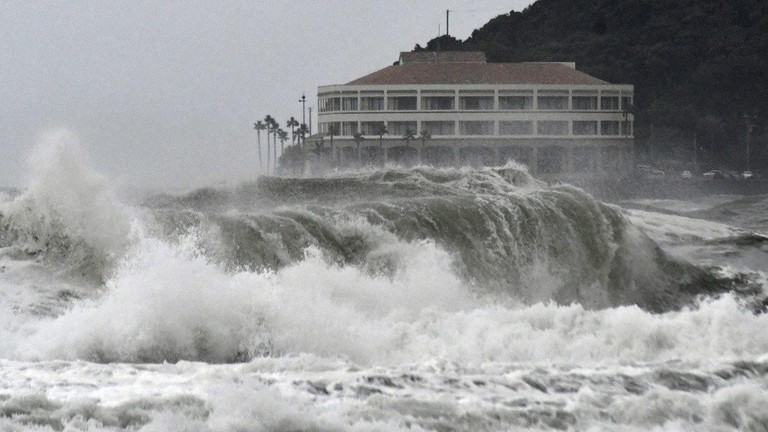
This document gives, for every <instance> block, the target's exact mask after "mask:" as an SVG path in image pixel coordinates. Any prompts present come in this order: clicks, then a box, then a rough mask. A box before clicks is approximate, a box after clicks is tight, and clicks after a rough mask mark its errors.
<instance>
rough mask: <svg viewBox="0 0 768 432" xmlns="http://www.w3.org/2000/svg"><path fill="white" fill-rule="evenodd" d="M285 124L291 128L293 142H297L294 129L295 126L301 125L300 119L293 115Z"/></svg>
mask: <svg viewBox="0 0 768 432" xmlns="http://www.w3.org/2000/svg"><path fill="white" fill-rule="evenodd" d="M285 125H286V127H289V128H291V143H295V140H296V131H295V130H294V128H295V127H296V126H298V125H299V121H298V120H296V119H295V118H293V116H291V118H289V119H288V121H287V122H286V124H285Z"/></svg>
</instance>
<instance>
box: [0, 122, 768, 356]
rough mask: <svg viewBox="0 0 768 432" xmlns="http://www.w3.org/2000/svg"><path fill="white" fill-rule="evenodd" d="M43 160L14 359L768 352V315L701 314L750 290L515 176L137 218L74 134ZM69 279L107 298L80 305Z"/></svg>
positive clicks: (216, 197)
mask: <svg viewBox="0 0 768 432" xmlns="http://www.w3.org/2000/svg"><path fill="white" fill-rule="evenodd" d="M46 149H47V150H41V153H42V154H43V155H46V156H45V157H43V158H41V162H38V163H37V164H36V165H35V166H37V167H39V170H38V171H36V173H35V179H36V180H35V181H33V182H32V183H31V185H30V186H29V188H28V189H27V190H25V191H24V192H22V193H21V195H19V196H18V197H16V198H14V199H8V200H6V201H5V202H4V203H3V207H2V208H1V209H0V241H1V242H2V244H1V245H0V246H2V248H3V256H2V258H3V262H4V264H3V265H4V266H8V267H9V268H11V267H14V266H15V267H16V269H15V270H13V269H12V270H9V271H8V272H7V273H5V276H4V278H3V279H2V282H3V293H2V295H0V308H2V311H3V312H4V313H3V314H2V315H3V316H4V317H5V318H2V319H0V332H2V336H3V339H4V340H5V341H6V343H5V344H4V345H3V346H2V348H0V355H3V356H4V357H6V358H21V359H61V358H63V359H88V360H95V361H102V362H112V361H128V362H155V361H157V362H160V361H175V360H180V359H192V360H203V361H208V362H231V361H242V360H247V359H251V358H254V357H258V356H287V355H292V354H296V353H312V354H315V355H319V356H330V357H335V356H338V357H344V358H349V359H352V360H354V361H359V362H365V363H378V362H385V363H390V362H418V361H423V360H425V359H435V358H443V359H446V360H448V361H467V362H485V361H527V360H530V361H537V360H546V359H559V360H561V361H579V360H584V361H587V360H589V361H597V362H602V361H605V362H615V361H623V360H628V359H634V360H637V359H642V360H649V361H659V360H666V359H673V358H681V357H692V358H694V359H700V358H706V356H708V355H711V354H712V353H716V354H717V355H721V356H729V355H738V354H739V353H743V352H757V353H760V352H764V351H765V350H768V340H762V339H759V340H758V339H755V338H753V337H750V336H749V335H750V334H752V333H754V332H755V329H761V328H762V329H768V322H766V321H765V317H764V315H753V314H752V312H751V311H749V310H747V309H745V308H744V307H743V306H742V305H740V303H739V301H737V300H736V297H734V296H730V295H728V296H725V297H723V298H721V299H714V298H712V299H703V300H702V296H705V295H707V294H713V293H721V292H725V291H729V290H734V288H735V289H737V291H738V289H742V290H744V289H747V288H748V289H750V290H752V291H755V289H756V288H754V286H752V285H749V284H746V285H745V286H746V288H745V286H742V285H744V284H742V285H740V284H739V280H738V279H737V278H730V279H729V278H726V277H721V276H718V274H717V273H715V272H712V271H710V270H707V269H702V268H699V267H697V266H695V265H693V264H690V263H687V262H684V261H681V260H679V259H675V258H673V257H670V256H668V255H667V254H665V253H664V252H663V251H662V250H661V249H660V248H659V246H658V245H657V244H656V243H654V242H653V241H652V240H651V239H650V238H648V237H647V236H646V235H645V234H644V233H643V232H642V231H641V230H640V229H638V228H637V227H636V226H634V225H632V224H631V223H629V222H628V220H627V219H626V218H625V217H624V215H623V213H622V211H621V209H620V208H617V207H613V206H609V205H606V204H603V203H600V202H598V201H596V200H595V199H594V198H592V197H591V196H589V195H588V194H586V193H585V192H583V191H582V190H580V189H577V188H574V187H571V186H567V185H555V186H548V185H546V184H544V183H541V182H539V181H536V180H535V179H533V178H531V177H530V175H529V174H528V173H527V172H526V171H525V169H524V168H522V167H520V166H517V165H509V166H507V167H504V168H499V169H479V170H475V169H442V170H439V169H432V168H423V167H422V168H415V169H410V170H397V169H390V170H384V171H377V172H370V173H356V174H343V175H337V176H331V177H328V178H315V179H288V178H262V179H260V180H259V181H258V182H255V183H250V184H244V185H242V186H239V187H235V188H220V189H201V190H197V191H194V192H192V193H189V194H186V195H182V196H171V195H162V196H156V197H153V198H152V199H150V200H148V201H147V202H146V204H145V205H144V206H142V207H141V208H133V209H132V208H128V207H126V206H124V205H123V204H121V203H120V202H119V201H118V200H116V199H115V198H114V195H113V194H112V193H111V192H110V191H109V188H108V187H107V186H106V183H105V181H104V179H103V178H101V177H99V176H98V175H97V174H95V173H94V172H93V171H92V170H91V169H90V168H89V167H88V165H87V164H86V163H83V161H82V156H81V155H79V154H78V152H79V151H78V150H77V146H76V143H74V141H73V140H72V139H71V138H70V137H69V136H68V135H63V136H59V137H57V138H55V139H54V140H53V144H51V145H50V146H48V147H46ZM20 263H21V264H20ZM30 263H31V264H34V265H33V266H29V265H27V264H30ZM32 267H33V268H34V269H35V272H36V273H35V275H37V276H34V277H33V274H32V273H31V270H30V268H32ZM4 268H5V267H4ZM40 272H43V273H45V272H48V274H49V276H50V277H49V278H48V279H45V278H42V277H40V276H39V274H40ZM62 281H67V282H66V283H67V284H69V285H67V286H70V285H75V286H78V287H79V286H81V285H82V284H86V285H88V286H89V287H91V288H95V289H87V290H81V291H82V292H76V293H74V294H72V295H70V294H67V292H69V291H67V290H63V289H60V288H61V286H62V284H63V283H64V282H62ZM41 285H42V288H41ZM49 286H50V287H58V288H56V289H55V290H52V289H47V288H46V287H49ZM19 287H21V288H19ZM22 288H28V289H27V291H28V293H27V294H28V295H29V296H31V298H32V300H31V301H30V303H34V304H38V305H39V304H42V303H45V302H52V303H54V304H55V307H45V308H42V313H41V312H40V308H34V307H33V308H31V310H32V312H29V311H27V310H26V309H25V308H24V307H19V303H18V301H16V300H14V299H15V298H17V297H18V296H16V295H15V294H14V295H11V294H9V293H11V292H12V291H14V290H19V291H21V290H23V289H22ZM75 291H77V290H75ZM40 292H43V294H40ZM62 293H64V294H62ZM36 295H39V297H35V296H36ZM14 301H16V303H13V302H14ZM46 304H47V303H46ZM5 312H7V313H5ZM659 312H666V313H663V314H659V315H657V314H656V313H659ZM725 315H728V316H730V317H732V318H733V317H738V319H734V320H733V322H726V320H723V319H722V317H723V316H725ZM761 334H768V332H762V333H761ZM682 335H685V336H684V337H683V336H682ZM700 340H710V341H714V342H711V344H710V345H709V347H708V349H706V350H704V349H699V348H696V347H695V346H693V345H691V344H692V341H700ZM748 341H749V342H748ZM696 343H698V342H696ZM761 350H762V351H761Z"/></svg>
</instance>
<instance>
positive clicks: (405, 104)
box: [387, 96, 416, 111]
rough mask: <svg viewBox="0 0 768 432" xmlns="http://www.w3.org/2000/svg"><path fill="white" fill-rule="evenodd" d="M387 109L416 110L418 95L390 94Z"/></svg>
mask: <svg viewBox="0 0 768 432" xmlns="http://www.w3.org/2000/svg"><path fill="white" fill-rule="evenodd" d="M387 109H389V110H391V111H411V110H416V96H390V97H388V98H387Z"/></svg>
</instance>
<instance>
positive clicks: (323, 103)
mask: <svg viewBox="0 0 768 432" xmlns="http://www.w3.org/2000/svg"><path fill="white" fill-rule="evenodd" d="M340 107H341V103H340V99H339V98H337V97H335V98H321V99H320V112H328V111H339V108H340Z"/></svg>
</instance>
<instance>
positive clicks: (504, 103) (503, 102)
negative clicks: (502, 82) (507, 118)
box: [499, 96, 533, 110]
mask: <svg viewBox="0 0 768 432" xmlns="http://www.w3.org/2000/svg"><path fill="white" fill-rule="evenodd" d="M499 109H502V110H530V109H533V96H499Z"/></svg>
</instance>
